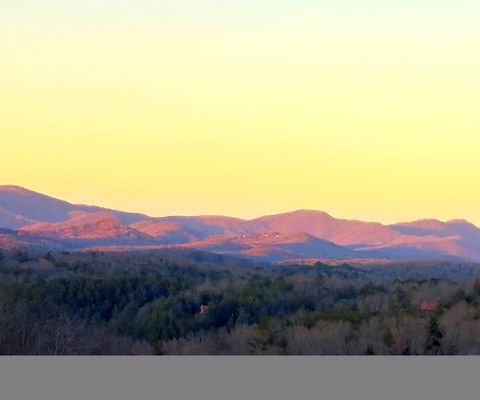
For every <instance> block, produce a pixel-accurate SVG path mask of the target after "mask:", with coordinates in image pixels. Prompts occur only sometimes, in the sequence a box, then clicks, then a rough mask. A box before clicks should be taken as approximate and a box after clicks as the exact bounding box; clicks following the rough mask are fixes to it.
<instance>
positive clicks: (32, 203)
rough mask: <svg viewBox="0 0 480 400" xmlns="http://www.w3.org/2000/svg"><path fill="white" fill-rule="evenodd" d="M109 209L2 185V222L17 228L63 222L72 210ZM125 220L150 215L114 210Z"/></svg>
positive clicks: (126, 221)
mask: <svg viewBox="0 0 480 400" xmlns="http://www.w3.org/2000/svg"><path fill="white" fill-rule="evenodd" d="M102 210H106V209H104V208H101V207H96V206H86V205H76V204H71V203H68V202H66V201H63V200H58V199H55V198H53V197H50V196H46V195H44V194H41V193H37V192H34V191H31V190H27V189H24V188H22V187H20V186H13V185H3V186H0V223H1V225H0V226H2V227H4V228H10V229H17V228H19V227H22V226H25V225H28V224H31V223H32V222H35V221H42V222H51V223H54V222H60V221H65V220H67V219H69V218H70V213H72V212H97V211H102ZM111 211H112V212H113V213H115V215H116V216H117V217H118V218H119V219H120V220H121V221H122V222H123V223H127V224H130V223H133V222H136V221H139V220H141V219H144V218H146V217H145V216H144V215H143V214H134V213H125V212H121V211H115V210H111Z"/></svg>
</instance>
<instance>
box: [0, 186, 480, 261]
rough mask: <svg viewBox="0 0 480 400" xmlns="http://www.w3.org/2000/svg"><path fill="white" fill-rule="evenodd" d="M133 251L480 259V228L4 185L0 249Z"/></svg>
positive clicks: (276, 258) (260, 256)
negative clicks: (52, 193)
mask: <svg viewBox="0 0 480 400" xmlns="http://www.w3.org/2000/svg"><path fill="white" fill-rule="evenodd" d="M19 246H33V247H40V248H45V249H62V250H85V249H97V250H98V249H103V250H132V249H152V248H162V247H167V246H170V247H171V246H174V247H180V248H185V247H186V248H197V249H201V250H205V251H210V252H216V253H222V254H231V255H238V256H245V257H253V258H258V259H263V260H267V261H286V260H299V259H303V260H309V259H331V260H348V259H392V260H393V259H428V258H450V257H454V258H464V259H476V260H478V259H480V228H478V227H476V226H475V225H473V224H471V223H469V222H468V221H465V220H452V221H447V222H442V221H439V220H434V219H426V220H419V221H414V222H407V223H398V224H393V225H384V224H381V223H377V222H363V221H356V220H346V219H337V218H334V217H332V216H330V215H329V214H327V213H325V212H322V211H315V210H298V211H293V212H288V213H283V214H278V215H270V216H264V217H260V218H256V219H252V220H243V219H239V218H232V217H223V216H191V217H190V216H171V217H160V218H154V217H149V216H147V215H144V214H136V213H128V212H122V211H116V210H109V209H105V208H101V207H97V206H86V205H75V204H71V203H68V202H65V201H62V200H58V199H55V198H52V197H49V196H45V195H43V194H40V193H36V192H33V191H30V190H27V189H24V188H21V187H18V186H0V247H19Z"/></svg>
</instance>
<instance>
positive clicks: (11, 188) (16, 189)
mask: <svg viewBox="0 0 480 400" xmlns="http://www.w3.org/2000/svg"><path fill="white" fill-rule="evenodd" d="M0 192H10V193H18V194H33V193H35V192H34V191H32V190H28V189H25V188H24V187H22V186H17V185H0Z"/></svg>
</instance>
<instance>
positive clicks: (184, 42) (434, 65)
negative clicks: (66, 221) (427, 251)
mask: <svg viewBox="0 0 480 400" xmlns="http://www.w3.org/2000/svg"><path fill="white" fill-rule="evenodd" d="M479 20H480V2H478V0H475V1H473V0H472V1H466V0H456V1H441V0H437V1H427V0H415V1H414V0H404V1H401V2H400V1H388V0H382V1H380V0H364V1H355V0H349V1H346V0H338V1H322V0H316V1H314V0H288V1H287V0H276V1H267V0H263V1H260V0H256V1H254V0H242V1H233V0H222V1H220V0H203V1H198V0H183V1H182V0H175V1H166V0H137V1H127V0H117V1H113V0H110V1H106V0H95V1H93V0H83V1H81V2H79V1H71V0H43V1H38V0H23V1H21V2H19V1H13V0H12V1H5V0H0V184H17V185H21V186H24V187H28V188H30V189H33V190H36V191H40V192H42V193H47V194H50V195H52V196H55V197H59V198H62V199H66V200H69V201H72V202H75V203H87V204H97V205H102V206H107V207H112V208H117V209H122V210H129V211H141V212H145V213H147V214H150V215H155V216H161V215H172V214H175V215H177V214H187V215H196V214H224V215H232V216H238V217H244V218H251V217H256V216H259V215H263V214H273V213H277V212H282V211H287V210H294V209H304V208H308V209H320V210H324V211H327V212H329V213H330V214H332V215H334V216H337V217H343V218H354V219H362V220H376V221H382V222H395V221H406V220H413V219H417V218H427V217H435V218H440V219H444V220H447V219H452V218H466V219H469V220H470V221H472V222H474V223H476V224H480V207H479V205H480V184H479V182H480V156H479V153H480V107H479V106H480V102H479V97H480V51H479V44H480V24H479V23H478V21H479Z"/></svg>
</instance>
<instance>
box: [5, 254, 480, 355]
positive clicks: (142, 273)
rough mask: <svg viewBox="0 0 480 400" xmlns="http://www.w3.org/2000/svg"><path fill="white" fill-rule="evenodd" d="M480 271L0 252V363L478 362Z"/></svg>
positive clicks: (445, 266)
mask: <svg viewBox="0 0 480 400" xmlns="http://www.w3.org/2000/svg"><path fill="white" fill-rule="evenodd" d="M479 275H480V266H478V265H476V264H458V263H452V262H441V261H438V262H403V263H401V264H397V265H383V266H381V265H379V266H369V267H362V268H360V267H353V266H349V265H340V266H335V267H332V266H327V265H324V264H320V263H318V264H315V265H313V266H299V265H269V264H259V263H254V262H252V261H249V260H244V259H237V258H230V257H226V256H222V255H215V254H210V253H204V252H200V251H195V250H185V251H179V250H175V251H173V250H172V251H169V250H163V251H150V252H123V253H122V252H119V253H99V252H97V253H94V252H84V253H81V252H79V253H68V252H46V253H44V252H38V251H37V252H34V251H31V250H30V251H29V250H21V249H19V250H2V251H0V354H58V355H60V354H158V355H161V354H304V355H309V354H312V355H313V354H394V355H397V354H398V355H401V354H404V355H414V354H429V355H430V354H431V355H440V354H480V336H479V335H478V333H479V332H480V281H479V280H478V276H479Z"/></svg>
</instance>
